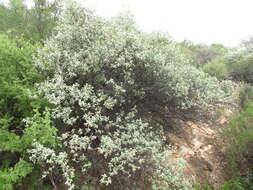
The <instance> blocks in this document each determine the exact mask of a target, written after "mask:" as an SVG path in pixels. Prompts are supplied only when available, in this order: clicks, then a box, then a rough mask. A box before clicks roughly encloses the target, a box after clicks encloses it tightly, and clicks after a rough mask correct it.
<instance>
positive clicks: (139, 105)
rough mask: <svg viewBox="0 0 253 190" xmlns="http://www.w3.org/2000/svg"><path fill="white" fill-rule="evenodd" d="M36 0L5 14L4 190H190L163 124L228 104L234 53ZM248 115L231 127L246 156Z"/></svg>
mask: <svg viewBox="0 0 253 190" xmlns="http://www.w3.org/2000/svg"><path fill="white" fill-rule="evenodd" d="M34 3H35V4H34V6H32V7H31V8H28V7H27V6H26V5H25V4H24V3H23V2H22V1H20V0H12V1H10V3H9V4H8V6H6V5H1V6H0V14H1V15H2V16H3V17H5V18H6V19H3V20H1V21H0V22H1V25H2V26H3V27H2V28H1V32H3V33H6V34H1V35H0V89H1V91H0V189H4V190H15V189H29V190H35V189H44V190H46V189H47V190H49V189H77V190H78V189H98V190H99V189H101V190H102V189H103V190H104V189H105V190H106V189H112V190H113V189H122V190H124V189H126V190H127V189H129V190H132V189H141V190H145V189H151V188H152V189H154V190H156V189H164V190H165V189H172V190H173V189H174V190H177V189H185V190H186V189H192V186H191V184H190V180H186V179H185V178H184V175H183V168H184V161H183V160H178V159H175V158H173V157H172V156H171V155H172V153H173V148H171V147H170V146H168V145H167V144H166V143H165V138H164V133H163V131H164V130H165V129H166V128H165V125H161V124H162V122H160V119H161V118H162V119H166V122H168V123H169V121H171V120H172V119H174V118H181V119H182V118H184V119H185V118H187V119H189V118H191V119H192V118H197V116H199V113H205V114H209V112H210V111H213V109H214V108H217V107H219V106H223V105H225V104H227V103H231V94H232V93H233V91H234V90H235V85H234V83H232V82H231V81H227V80H224V79H226V78H229V76H230V77H231V76H232V75H231V73H234V72H231V70H228V68H227V64H228V63H229V61H228V60H229V59H227V57H226V56H225V55H227V53H228V52H229V51H230V50H229V49H227V48H225V47H224V46H222V45H219V44H215V45H212V46H210V47H208V46H203V45H196V46H195V45H193V44H190V43H186V42H184V43H177V42H175V41H174V40H172V39H171V38H169V37H168V36H167V35H166V34H162V33H144V32H141V31H139V30H138V29H137V27H136V26H135V23H134V21H133V19H132V17H131V16H129V15H124V14H122V15H119V16H117V17H115V18H112V19H110V20H106V19H103V18H100V17H97V16H96V15H94V14H93V13H92V12H91V11H89V10H87V9H84V8H81V7H79V6H78V5H76V4H71V3H70V4H69V5H68V6H66V7H67V8H66V9H65V10H64V14H62V15H61V16H59V15H60V14H61V11H62V6H61V4H60V1H39V0H37V1H34ZM56 22H58V24H57V26H56V28H55V30H54V32H52V29H53V28H54V26H55V24H56ZM51 34H53V35H52V36H51V37H49V36H50V35H51ZM48 37H49V38H48ZM47 38H48V39H47ZM27 39H30V40H31V41H32V43H31V41H27ZM45 39H47V40H45ZM44 40H45V41H44ZM38 41H40V42H43V45H41V44H38V43H37V42H38ZM247 51H248V50H247ZM228 57H229V56H228ZM246 57H247V56H246ZM246 57H245V56H243V59H246ZM224 60H225V61H224ZM240 60H242V59H240ZM247 60H250V59H248V57H247ZM223 61H224V62H223ZM226 61H227V62H226ZM196 65H198V66H199V67H201V68H200V69H198V68H196V67H195V66H196ZM202 65H204V66H203V68H202ZM236 67H237V66H236ZM236 67H234V68H236ZM202 70H204V71H205V72H203V71H202ZM235 70H236V69H235ZM248 70H249V69H248ZM210 75H212V76H210ZM240 76H241V75H240ZM247 76H248V77H250V74H249V73H248V74H247ZM232 77H233V76H232ZM217 78H218V79H217ZM233 78H235V77H233ZM245 81H246V80H245ZM247 82H248V81H247ZM251 107H252V106H251V104H249V106H248V107H247V109H246V110H245V111H243V112H242V113H241V115H240V116H237V117H235V119H234V120H232V124H231V127H230V128H228V129H227V130H230V131H229V133H228V134H229V135H230V136H229V137H228V139H231V142H232V140H234V141H233V147H234V148H235V150H237V149H238V147H239V148H241V147H243V148H244V149H240V150H246V152H241V153H242V154H244V153H247V150H249V147H251V145H252V142H251V140H252V139H251V136H252V131H250V130H251V129H250V121H251V117H252V113H251V112H252V110H251ZM238 121H239V123H238ZM233 123H235V124H233ZM233 126H234V127H233ZM238 128H240V129H238ZM241 128H242V129H243V130H241ZM244 130H245V131H244ZM238 131H240V133H238ZM241 132H242V133H241ZM235 137H236V138H235ZM239 137H240V138H239ZM237 138H238V139H237ZM236 154H237V153H236ZM244 156H245V155H244Z"/></svg>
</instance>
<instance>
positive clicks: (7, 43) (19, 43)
mask: <svg viewBox="0 0 253 190" xmlns="http://www.w3.org/2000/svg"><path fill="white" fill-rule="evenodd" d="M36 48H37V45H31V44H30V43H29V42H27V41H25V40H23V39H15V40H10V39H9V38H8V37H7V36H5V35H0V89H1V90H0V189H8V190H11V189H17V188H19V187H21V186H22V181H23V179H24V178H25V177H27V176H28V174H30V173H31V172H32V171H33V165H32V164H31V163H29V159H28V158H27V157H26V155H27V153H26V150H27V148H29V147H31V143H32V141H33V138H34V136H31V135H32V134H33V133H34V132H35V130H33V131H31V130H30V131H29V130H28V129H27V124H26V123H25V122H24V119H26V118H27V117H32V116H33V115H34V109H39V110H40V111H42V110H44V107H45V106H46V105H48V104H47V101H45V100H44V99H43V98H41V97H39V96H36V90H35V87H34V84H35V83H36V82H39V81H40V80H41V77H40V75H39V74H38V72H36V69H35V67H34V66H33V65H32V54H33V53H34V52H35V50H36ZM38 122H39V121H38ZM43 125H44V124H43ZM43 127H44V126H43ZM45 129H46V128H45ZM24 134H25V137H24ZM41 135H45V134H44V133H40V138H43V137H41ZM28 137H29V138H28ZM30 137H31V138H30ZM44 138H46V137H45V136H44Z"/></svg>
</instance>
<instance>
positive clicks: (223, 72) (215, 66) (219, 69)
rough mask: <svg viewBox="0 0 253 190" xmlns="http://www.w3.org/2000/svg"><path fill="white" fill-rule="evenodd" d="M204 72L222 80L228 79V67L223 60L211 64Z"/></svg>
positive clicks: (206, 66)
mask: <svg viewBox="0 0 253 190" xmlns="http://www.w3.org/2000/svg"><path fill="white" fill-rule="evenodd" d="M203 71H204V72H206V73H208V74H209V75H211V76H214V77H216V78H217V79H220V80H222V79H225V78H227V77H228V71H227V66H226V64H225V63H224V62H223V61H222V60H220V61H219V60H215V61H212V62H209V63H208V64H207V65H205V66H204V67H203Z"/></svg>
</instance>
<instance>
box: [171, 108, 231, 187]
mask: <svg viewBox="0 0 253 190" xmlns="http://www.w3.org/2000/svg"><path fill="white" fill-rule="evenodd" d="M226 111H227V115H231V114H232V112H231V111H230V110H226ZM227 122H228V116H227V117H225V116H220V117H219V118H217V120H216V121H215V122H212V124H207V123H200V122H199V123H194V122H190V121H188V122H185V121H184V122H183V121H181V120H178V121H176V123H177V130H176V131H173V132H168V133H167V137H168V139H169V141H170V142H171V143H172V145H173V146H174V147H175V148H176V153H175V154H174V155H172V156H173V157H177V158H179V157H183V158H184V159H185V160H186V161H187V169H186V170H185V173H186V175H187V176H189V177H190V176H194V178H195V182H196V183H208V184H210V185H211V186H213V187H214V188H215V189H217V188H219V187H221V186H222V184H223V183H224V181H225V180H227V179H228V178H229V177H230V171H229V167H228V160H227V158H226V155H225V143H224V142H223V141H222V138H219V134H220V131H221V129H222V128H223V127H225V125H226V123H227Z"/></svg>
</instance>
